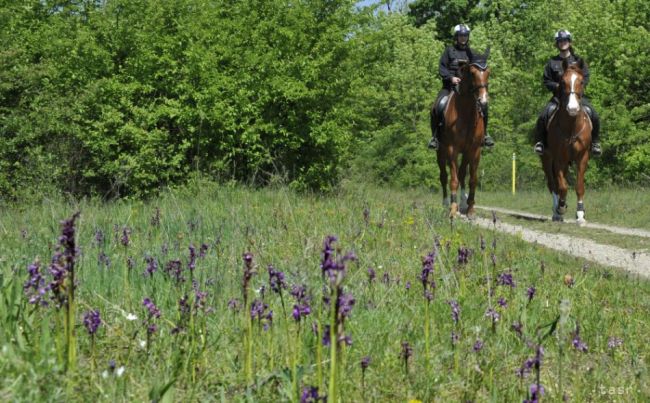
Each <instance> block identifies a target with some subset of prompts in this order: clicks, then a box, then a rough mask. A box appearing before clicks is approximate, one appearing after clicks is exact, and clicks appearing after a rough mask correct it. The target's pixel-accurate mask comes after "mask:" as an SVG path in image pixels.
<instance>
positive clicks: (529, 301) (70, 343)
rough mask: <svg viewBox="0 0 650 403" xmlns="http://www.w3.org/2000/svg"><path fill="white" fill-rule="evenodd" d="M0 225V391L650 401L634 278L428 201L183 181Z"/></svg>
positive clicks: (647, 306)
mask: <svg viewBox="0 0 650 403" xmlns="http://www.w3.org/2000/svg"><path fill="white" fill-rule="evenodd" d="M591 194H594V195H593V196H591ZM507 196H509V195H507ZM632 196H633V193H632V192H631V193H630V200H634V199H635V198H634V197H632ZM517 197H520V198H522V199H523V198H524V195H518V196H517ZM601 197H602V198H603V199H602V200H605V197H606V195H605V194H603V195H602V196H601ZM505 198H507V197H503V199H505ZM526 200H530V202H529V204H530V203H532V201H533V200H535V197H534V196H531V197H530V199H526ZM597 200H598V198H597V196H596V195H595V192H593V191H592V192H590V196H589V198H588V199H587V208H588V214H593V215H592V216H591V218H592V219H593V220H594V221H599V222H600V217H601V215H602V217H603V218H604V217H613V216H615V215H617V214H620V215H628V214H627V213H626V212H624V211H618V213H616V214H608V213H605V212H599V209H598V208H596V205H597ZM477 201H478V202H479V204H488V205H499V206H502V207H510V208H518V209H521V210H528V211H533V212H537V211H535V210H534V209H532V210H531V209H528V208H525V206H523V205H519V203H513V205H511V206H509V205H507V204H506V203H503V202H502V200H501V198H499V196H498V195H496V194H494V195H487V194H485V193H482V194H480V197H479V198H477ZM603 203H605V202H604V201H603ZM544 206H545V207H546V204H544ZM616 206H623V204H620V205H614V206H613V207H612V208H614V207H616ZM626 206H627V205H626ZM626 208H627V207H626ZM76 211H80V216H79V218H78V219H76V221H75V222H74V227H71V225H70V223H68V224H69V225H68V226H67V228H66V229H65V230H66V232H64V233H63V235H62V227H61V221H62V220H67V219H69V218H70V217H72V215H73V213H75V212H76ZM544 211H546V210H544ZM592 212H593V213H592ZM588 218H590V217H589V216H588ZM618 220H619V219H613V218H612V220H611V221H607V220H605V219H603V222H604V223H608V222H610V223H612V224H621V225H622V224H629V225H632V224H633V222H634V221H635V220H633V219H632V218H630V219H629V220H630V222H629V223H628V222H627V221H624V220H628V218H625V219H623V218H621V219H620V220H621V221H620V222H619V221H618ZM637 222H638V220H637ZM71 228H73V230H74V232H73V234H74V236H72V237H71V232H70V229H71ZM328 236H336V238H337V240H336V241H334V240H333V239H332V238H328ZM0 237H1V239H2V242H0V289H1V292H0V323H1V325H2V326H0V373H2V374H3V375H2V377H0V399H1V400H2V401H79V402H88V401H125V402H126V401H128V402H131V401H147V400H153V401H183V402H190V401H224V402H231V401H260V402H277V401H320V400H324V399H323V396H325V395H327V396H328V401H338V400H340V401H345V402H353V401H354V402H357V401H375V402H387V401H409V400H419V401H427V402H428V401H468V400H471V401H494V402H503V401H522V400H525V399H535V398H536V397H538V396H537V395H531V389H532V390H533V391H534V390H535V389H536V388H537V385H540V386H541V387H543V390H544V399H546V400H552V401H558V400H560V399H561V398H563V397H566V398H568V399H569V401H576V402H582V401H610V400H613V399H617V400H625V401H647V400H648V399H650V385H648V362H647V358H648V352H649V351H650V347H649V346H648V343H647V335H648V334H650V315H649V314H648V312H650V298H649V297H648V296H649V295H650V283H649V282H648V281H647V280H642V279H639V278H634V277H632V276H630V275H628V274H626V273H622V272H619V271H617V270H614V269H610V268H605V267H600V266H598V265H594V264H591V263H589V264H585V261H584V260H582V259H578V258H574V257H571V256H568V255H564V254H561V253H558V252H554V251H548V250H544V249H542V248H540V247H537V246H534V245H530V244H527V243H525V242H523V241H521V240H520V239H517V238H516V237H510V236H506V235H503V234H500V233H496V232H493V231H490V230H485V229H481V228H478V227H476V226H474V225H472V224H470V223H464V222H462V221H460V220H458V221H455V222H453V223H450V221H449V220H448V218H447V213H446V211H444V210H443V209H442V207H441V206H440V198H439V196H438V195H437V194H434V195H432V194H430V193H427V192H424V191H409V192H402V191H396V190H389V189H378V188H368V187H363V186H358V187H357V186H352V185H347V186H346V187H345V188H344V189H343V190H341V191H340V192H338V193H337V194H334V195H328V196H317V195H311V196H310V195H299V194H295V193H292V192H290V191H288V190H286V189H285V188H275V189H249V188H244V187H238V186H236V187H235V186H225V185H216V184H211V183H196V184H193V185H191V186H188V187H185V188H181V189H176V190H170V191H168V192H166V193H165V194H163V195H162V196H160V197H158V198H156V199H153V200H149V201H146V202H142V201H128V200H125V201H119V202H112V203H101V202H98V201H92V200H91V201H81V202H66V201H62V200H56V199H55V200H45V201H43V202H42V203H41V204H38V205H33V206H15V207H10V208H8V209H5V211H4V213H3V214H2V215H1V216H0ZM71 240H74V241H76V243H75V242H71ZM72 263H74V266H71V264H72ZM270 265H271V266H272V267H271V268H270V269H269V266H270ZM62 267H63V268H65V269H66V270H67V271H66V270H61V268H62ZM62 272H63V273H62ZM72 272H73V273H74V280H72V279H71V273H72ZM280 272H281V273H280ZM269 273H271V274H269ZM72 284H74V287H71V285H72ZM285 284H286V287H285ZM72 291H74V293H73V292H72ZM271 311H272V314H269V312H271ZM91 313H92V314H91ZM319 399H320V400H319Z"/></svg>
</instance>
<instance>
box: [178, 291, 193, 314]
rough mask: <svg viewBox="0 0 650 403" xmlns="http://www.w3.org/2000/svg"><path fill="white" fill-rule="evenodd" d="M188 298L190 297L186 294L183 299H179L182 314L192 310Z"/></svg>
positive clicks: (179, 308)
mask: <svg viewBox="0 0 650 403" xmlns="http://www.w3.org/2000/svg"><path fill="white" fill-rule="evenodd" d="M188 299H189V297H188V296H187V294H185V295H183V296H182V297H181V299H179V300H178V310H179V311H180V313H181V315H187V314H189V313H190V312H191V311H192V308H191V307H190V304H189V303H188Z"/></svg>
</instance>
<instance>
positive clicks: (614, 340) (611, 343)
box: [607, 337, 623, 350]
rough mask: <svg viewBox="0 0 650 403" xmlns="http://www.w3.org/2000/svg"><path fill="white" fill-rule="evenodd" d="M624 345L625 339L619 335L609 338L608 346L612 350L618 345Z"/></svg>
mask: <svg viewBox="0 0 650 403" xmlns="http://www.w3.org/2000/svg"><path fill="white" fill-rule="evenodd" d="M622 345H623V339H621V338H619V337H610V338H609V340H607V347H608V348H609V349H610V350H613V349H615V348H617V347H620V346H622Z"/></svg>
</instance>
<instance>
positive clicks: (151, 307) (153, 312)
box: [142, 298, 160, 318]
mask: <svg viewBox="0 0 650 403" xmlns="http://www.w3.org/2000/svg"><path fill="white" fill-rule="evenodd" d="M142 305H143V306H144V307H145V308H147V311H148V312H149V316H150V317H153V318H160V310H159V309H158V307H157V306H156V305H155V304H154V303H153V301H152V300H151V299H149V298H145V299H143V300H142Z"/></svg>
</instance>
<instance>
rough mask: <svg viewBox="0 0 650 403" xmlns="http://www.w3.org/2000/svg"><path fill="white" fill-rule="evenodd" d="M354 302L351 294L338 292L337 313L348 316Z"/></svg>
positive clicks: (344, 316)
mask: <svg viewBox="0 0 650 403" xmlns="http://www.w3.org/2000/svg"><path fill="white" fill-rule="evenodd" d="M354 303H355V299H354V297H353V296H352V294H344V293H339V300H338V302H337V304H336V305H337V307H338V314H339V315H341V317H343V318H346V317H348V316H350V312H351V311H352V307H353V306H354Z"/></svg>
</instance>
